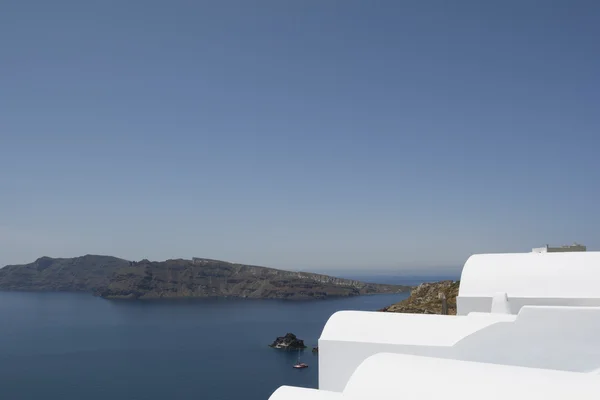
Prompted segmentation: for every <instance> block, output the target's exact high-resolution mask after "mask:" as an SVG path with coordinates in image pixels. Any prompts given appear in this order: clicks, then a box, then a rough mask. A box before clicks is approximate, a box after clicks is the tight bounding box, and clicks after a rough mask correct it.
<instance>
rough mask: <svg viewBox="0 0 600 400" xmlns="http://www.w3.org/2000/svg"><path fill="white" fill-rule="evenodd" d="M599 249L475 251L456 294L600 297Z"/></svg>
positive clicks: (467, 263)
mask: <svg viewBox="0 0 600 400" xmlns="http://www.w3.org/2000/svg"><path fill="white" fill-rule="evenodd" d="M598 281H600V252H598V251H588V252H564V253H507V254H476V255H472V256H471V257H469V259H468V260H467V262H466V263H465V265H464V268H463V270H462V275H461V282H460V288H459V293H458V295H459V297H491V296H493V295H495V294H496V293H502V292H504V293H507V294H508V297H509V298H511V297H541V298H600V285H598V284H597V282H598Z"/></svg>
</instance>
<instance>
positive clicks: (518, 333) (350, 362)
mask: <svg viewBox="0 0 600 400" xmlns="http://www.w3.org/2000/svg"><path fill="white" fill-rule="evenodd" d="M357 331H358V333H356V332H357ZM382 352H386V353H396V354H411V355H421V356H429V357H439V358H445V359H456V360H466V361H477V362H486V363H493V364H506V365H515V366H525V367H532V368H547V369H556V370H564V371H575V372H591V371H594V370H597V369H598V368H600V307H564V306H525V307H523V308H522V309H521V310H520V312H519V314H518V315H510V314H491V313H471V314H469V315H468V316H441V315H415V314H396V313H378V312H340V313H336V314H334V316H332V317H331V318H330V320H329V321H328V322H327V325H326V326H325V329H324V330H323V335H322V336H321V339H319V388H320V389H325V390H330V391H335V392H341V391H342V390H343V388H344V387H345V385H346V384H347V382H348V380H349V379H350V376H351V375H352V373H353V372H354V371H355V369H356V368H357V367H358V366H359V365H360V364H361V363H362V362H363V361H364V360H365V359H367V358H368V357H370V356H373V355H375V354H377V353H382Z"/></svg>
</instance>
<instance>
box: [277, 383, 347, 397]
mask: <svg viewBox="0 0 600 400" xmlns="http://www.w3.org/2000/svg"><path fill="white" fill-rule="evenodd" d="M343 399H344V398H343V396H342V394H341V393H334V392H326V391H324V390H316V389H306V388H300V387H293V386H281V387H280V388H279V389H277V390H276V391H275V392H273V394H272V395H271V396H270V397H269V400H343Z"/></svg>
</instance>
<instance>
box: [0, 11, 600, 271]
mask: <svg viewBox="0 0 600 400" xmlns="http://www.w3.org/2000/svg"><path fill="white" fill-rule="evenodd" d="M599 38H600V2H598V1H585V0H580V1H567V0H565V1H528V0H518V1H495V2H490V1H452V2H450V1H445V0H444V1H422V0H419V1H396V0H390V1H366V0H361V1H354V0H344V1H341V0H340V1H333V0H331V1H324V0H303V1H281V0H272V1H271V0H269V1H246V0H239V1H228V0H218V1H217V0H215V1H210V2H209V1H199V0H198V1H191V0H190V1H183V0H170V1H166V0H165V1H154V0H143V1H142V0H137V1H121V0H119V1H109V0H106V1H95V2H89V1H80V0H54V1H47V0H32V1H28V0H19V1H16V0H15V1H3V2H2V6H1V12H0V49H1V51H0V264H2V265H4V264H10V263H21V262H31V261H33V260H34V259H36V258H38V257H40V256H42V255H48V256H63V257H69V256H78V255H83V254H87V253H91V254H109V255H115V256H119V257H123V258H127V259H142V258H149V259H154V260H162V259H167V258H180V257H181V258H191V257H192V256H198V257H208V258H217V259H223V260H228V261H235V262H243V263H252V264H258V265H266V266H271V267H280V268H288V269H304V270H328V271H329V270H335V269H336V268H337V269H339V270H343V269H368V268H371V269H373V270H375V269H378V270H382V269H388V270H390V271H391V270H393V271H396V272H398V271H403V270H407V269H410V270H412V269H415V268H417V269H418V268H421V270H420V271H429V270H431V269H442V270H443V268H450V267H456V266H461V265H462V264H463V263H464V261H465V260H466V258H467V257H468V256H469V255H470V254H472V253H480V252H504V251H529V250H530V249H531V247H536V246H540V245H544V244H546V243H550V244H557V245H558V244H567V243H571V242H573V241H578V242H582V243H584V244H586V245H588V247H589V248H590V249H600V213H599V212H598V204H599V197H600V157H599V156H598V154H599V151H600V136H599V135H600V44H599Z"/></svg>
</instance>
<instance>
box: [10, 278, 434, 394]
mask: <svg viewBox="0 0 600 400" xmlns="http://www.w3.org/2000/svg"><path fill="white" fill-rule="evenodd" d="M362 278H365V276H363V277H362ZM367 278H368V277H367ZM367 280H369V281H372V282H380V283H403V282H406V283H409V284H417V283H420V282H421V281H423V280H430V281H433V280H438V279H437V278H432V277H428V278H427V279H418V278H415V277H412V278H410V279H409V278H406V279H404V280H403V279H402V278H398V277H396V278H393V277H388V278H387V279H386V278H385V277H381V276H378V277H374V278H373V279H367ZM407 296H408V293H401V294H392V295H387V294H385V295H370V296H360V297H351V298H339V299H328V300H317V301H315V300H313V301H281V300H249V299H230V298H219V299H193V300H192V299H182V300H164V301H160V300H157V301H127V300H125V301H123V300H121V301H116V300H105V299H102V298H99V297H94V296H92V295H89V294H77V293H26V292H0V399H2V400H20V399H23V400H25V399H32V400H33V399H36V400H39V399H44V400H53V399H57V400H58V399H60V400H81V399H86V400H106V399H111V400H136V399H140V400H142V399H143V400H154V399H157V400H158V399H160V400H164V399H166V398H170V399H195V400H198V399H207V400H235V399H244V400H266V399H268V398H269V396H270V395H271V394H272V393H273V391H274V390H275V389H277V388H278V387H279V386H281V385H293V386H302V387H309V388H317V385H318V356H317V355H316V354H315V353H313V352H312V351H311V347H312V346H316V345H317V343H318V338H319V336H320V334H321V331H322V330H323V326H324V325H325V323H326V321H327V319H328V318H329V317H330V316H331V315H332V314H333V313H335V312H336V311H339V310H370V311H373V310H378V309H381V308H383V307H385V306H387V305H390V304H392V303H396V302H398V301H400V300H402V299H404V298H406V297H407ZM288 332H291V333H294V334H296V335H297V336H298V337H299V338H301V339H303V340H304V341H305V343H306V345H308V346H309V348H308V349H307V350H304V351H302V352H290V351H284V350H276V349H273V348H270V347H269V346H268V345H269V344H270V343H272V342H273V340H275V338H276V337H277V336H283V335H285V334H286V333H288ZM298 358H299V359H300V361H301V362H305V363H307V364H308V365H309V367H308V368H306V369H302V370H296V369H293V368H292V365H293V364H294V363H295V362H296V360H297V359H298Z"/></svg>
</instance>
